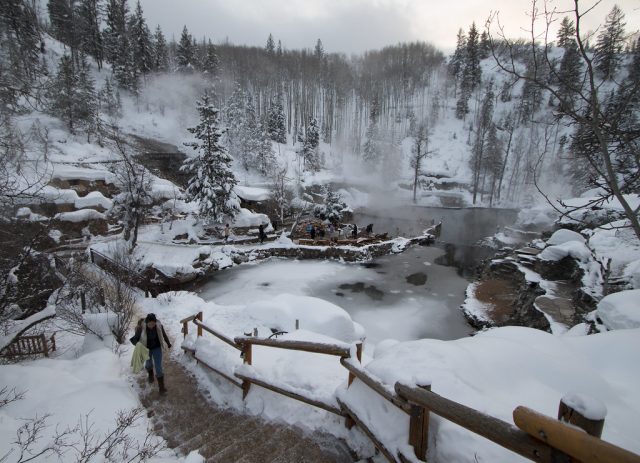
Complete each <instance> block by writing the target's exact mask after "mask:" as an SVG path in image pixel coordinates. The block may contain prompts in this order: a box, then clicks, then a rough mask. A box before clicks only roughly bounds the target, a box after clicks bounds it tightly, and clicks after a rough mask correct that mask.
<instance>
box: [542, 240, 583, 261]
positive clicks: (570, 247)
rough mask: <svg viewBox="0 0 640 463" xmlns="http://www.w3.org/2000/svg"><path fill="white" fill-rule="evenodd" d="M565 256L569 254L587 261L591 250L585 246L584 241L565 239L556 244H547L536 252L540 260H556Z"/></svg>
mask: <svg viewBox="0 0 640 463" xmlns="http://www.w3.org/2000/svg"><path fill="white" fill-rule="evenodd" d="M567 256H571V257H573V258H574V259H576V260H579V261H587V260H589V259H590V258H591V251H589V248H587V246H585V244H584V242H579V241H567V242H565V243H562V244H558V245H556V246H548V247H546V248H545V250H544V251H542V252H541V253H540V254H538V258H539V259H541V260H550V261H558V260H562V259H564V258H565V257H567Z"/></svg>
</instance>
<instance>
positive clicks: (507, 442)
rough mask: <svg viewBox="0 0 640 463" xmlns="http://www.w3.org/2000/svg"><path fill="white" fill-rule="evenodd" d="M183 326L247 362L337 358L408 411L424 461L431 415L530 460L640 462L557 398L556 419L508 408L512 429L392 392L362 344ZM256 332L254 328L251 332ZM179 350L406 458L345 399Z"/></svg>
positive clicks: (439, 400) (424, 390) (402, 390)
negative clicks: (368, 365) (292, 355)
mask: <svg viewBox="0 0 640 463" xmlns="http://www.w3.org/2000/svg"><path fill="white" fill-rule="evenodd" d="M180 323H181V324H182V332H183V334H184V336H185V337H186V336H187V334H188V333H189V323H193V324H194V325H196V327H197V329H198V333H197V334H198V336H202V335H203V331H206V332H208V333H210V334H212V335H214V336H215V337H217V338H218V339H220V340H222V341H223V342H225V343H227V344H228V345H230V346H231V347H233V348H235V349H238V350H240V351H241V352H242V358H243V361H244V363H245V364H248V365H251V363H252V346H254V345H256V346H264V347H273V348H280V349H290V350H297V351H302V352H311V353H317V354H324V355H333V356H337V357H339V358H340V364H341V365H342V366H343V367H344V368H345V369H346V370H347V371H348V372H349V380H348V385H349V386H350V385H351V383H352V382H353V381H354V380H355V379H358V380H360V381H362V382H363V383H364V384H365V385H366V386H368V387H369V388H370V389H371V390H373V391H374V392H376V393H377V394H378V395H379V396H380V397H381V398H383V399H384V400H386V401H388V402H389V403H391V404H393V405H394V406H396V407H397V408H398V409H399V410H401V411H402V412H404V413H406V414H407V415H408V417H409V435H408V442H409V445H411V446H412V447H413V449H414V453H415V456H416V457H417V458H418V459H420V460H422V461H426V456H427V451H428V442H429V416H430V414H431V413H434V414H436V415H438V416H440V417H442V418H444V419H446V420H448V421H451V422H452V423H455V424H457V425H459V426H461V427H463V428H465V429H467V430H469V431H471V432H473V433H475V434H478V435H480V436H482V437H484V438H486V439H488V440H490V441H492V442H494V443H496V444H498V445H500V446H501V447H503V448H505V449H508V450H510V451H512V452H514V453H517V454H518V455H521V456H523V457H525V458H528V459H529V460H532V461H539V462H549V463H557V462H585V463H587V462H598V463H617V462H620V463H640V455H636V454H634V453H632V452H629V451H627V450H625V449H622V448H620V447H617V446H615V445H613V444H610V443H608V442H606V441H603V440H601V439H600V435H601V433H602V427H603V425H604V420H600V421H598V422H594V421H592V420H589V419H587V418H586V417H584V416H582V415H581V414H580V413H579V412H578V411H577V410H573V409H571V408H570V407H569V406H568V405H567V404H565V403H564V402H562V401H561V402H560V407H559V412H558V419H553V418H550V417H548V416H545V415H541V414H539V413H537V412H535V411H533V410H530V409H528V408H526V407H518V408H516V409H515V410H514V412H513V418H514V423H515V426H514V425H513V424H511V423H508V422H506V421H503V420H500V419H498V418H495V417H493V416H491V415H487V414H485V413H482V412H480V411H478V410H475V409H473V408H470V407H467V406H466V405H462V404H460V403H457V402H455V401H453V400H450V399H447V398H445V397H442V396H441V395H439V394H436V393H435V392H432V391H431V385H430V384H424V385H420V386H418V387H415V386H407V385H403V384H401V383H396V384H395V385H394V387H393V389H392V388H391V387H390V386H388V385H386V384H384V383H383V382H382V381H381V380H379V379H378V378H376V377H374V376H373V375H371V374H370V373H369V372H368V371H366V370H365V369H364V368H363V367H362V365H361V364H360V362H361V360H362V343H357V344H356V346H355V349H352V348H350V347H346V346H345V345H338V344H324V343H315V342H306V341H292V340H279V339H265V338H259V337H257V336H255V337H252V336H240V337H236V338H234V339H231V338H230V337H228V336H226V335H224V334H223V333H221V332H219V331H217V330H215V329H213V328H211V327H209V326H207V325H205V324H204V323H203V321H202V312H199V313H197V314H195V315H192V316H191V317H187V318H185V319H183V320H181V321H180ZM254 334H257V333H255V332H254ZM182 348H183V350H184V351H185V352H188V353H190V354H191V355H192V356H193V357H194V358H195V359H196V360H197V361H198V362H199V363H202V364H203V365H205V366H206V367H207V368H209V369H210V370H212V371H213V372H215V373H217V374H219V375H220V376H221V377H222V378H224V379H226V380H227V381H229V382H231V383H232V384H234V385H235V386H237V387H239V388H242V391H243V399H244V398H246V396H247V394H248V393H249V390H250V387H251V385H252V384H253V385H256V386H260V387H262V388H265V389H269V390H271V391H273V392H276V393H278V394H281V395H284V396H286V397H290V398H292V399H295V400H298V401H301V402H304V403H306V404H309V405H312V406H314V407H318V408H321V409H323V410H326V411H328V412H330V413H333V414H335V415H338V416H342V417H345V418H346V421H345V425H346V426H347V427H349V428H351V427H352V426H357V427H358V428H359V429H360V430H362V431H363V432H364V434H366V435H367V436H368V437H369V438H370V439H371V441H372V442H373V443H374V445H375V446H376V448H377V449H378V450H379V451H380V453H382V454H383V455H384V456H385V457H386V458H387V460H389V461H390V462H393V463H401V462H404V461H407V457H406V456H405V455H403V454H401V453H400V454H397V455H396V454H394V453H393V451H391V450H390V449H388V448H387V447H386V446H385V444H384V443H383V442H382V441H381V440H380V439H379V438H378V437H377V436H376V434H375V432H374V431H372V429H371V425H370V424H368V423H366V421H365V420H363V419H362V418H361V417H360V416H359V415H358V412H357V410H354V408H353V407H351V406H350V405H349V404H347V403H345V402H344V401H341V400H340V399H338V398H336V403H337V404H338V406H337V407H336V406H335V405H334V404H331V403H327V402H324V401H321V400H318V399H315V398H311V397H307V396H305V395H304V394H303V393H301V392H300V391H298V390H295V389H294V388H288V387H284V386H283V385H282V384H279V385H276V384H273V383H271V382H269V380H268V379H267V378H263V377H261V376H260V375H258V374H256V373H253V372H252V373H247V372H246V371H243V372H242V373H238V372H236V373H234V375H233V376H234V377H235V378H237V379H235V378H232V377H231V376H229V375H228V374H226V373H224V372H222V371H220V370H219V369H218V368H215V367H213V366H211V365H209V364H208V363H206V361H204V360H203V359H201V358H199V357H198V356H197V352H196V350H194V349H191V348H188V347H185V346H183V347H182ZM353 351H355V353H356V359H354V358H353V357H352V352H353ZM238 380H240V381H238ZM579 428H582V429H579ZM584 431H586V432H584Z"/></svg>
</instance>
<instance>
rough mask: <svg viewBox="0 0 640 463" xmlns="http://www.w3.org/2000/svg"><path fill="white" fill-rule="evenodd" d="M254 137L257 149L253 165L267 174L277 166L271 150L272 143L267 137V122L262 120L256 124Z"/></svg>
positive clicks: (263, 173)
mask: <svg viewBox="0 0 640 463" xmlns="http://www.w3.org/2000/svg"><path fill="white" fill-rule="evenodd" d="M256 128H257V131H258V133H257V134H256V139H257V149H256V154H255V167H256V169H258V171H259V172H260V173H261V174H262V175H268V174H270V173H272V172H273V170H274V168H275V167H276V166H277V163H276V156H275V154H274V152H273V145H272V144H271V139H270V137H269V127H268V124H267V123H266V122H265V121H263V122H261V123H259V124H258V125H257V127H256Z"/></svg>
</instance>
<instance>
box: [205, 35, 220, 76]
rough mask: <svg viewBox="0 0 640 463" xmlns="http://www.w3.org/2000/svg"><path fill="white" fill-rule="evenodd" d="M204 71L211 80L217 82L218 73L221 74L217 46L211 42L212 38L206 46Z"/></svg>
mask: <svg viewBox="0 0 640 463" xmlns="http://www.w3.org/2000/svg"><path fill="white" fill-rule="evenodd" d="M202 72H204V74H205V75H206V76H207V79H209V81H210V82H216V81H217V80H218V75H219V74H220V60H219V59H218V53H217V52H216V47H215V45H214V44H213V43H212V42H211V39H209V41H208V42H207V45H206V47H205V56H204V60H203V62H202Z"/></svg>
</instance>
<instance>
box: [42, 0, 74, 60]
mask: <svg viewBox="0 0 640 463" xmlns="http://www.w3.org/2000/svg"><path fill="white" fill-rule="evenodd" d="M47 11H48V12H49V21H50V23H51V35H52V36H53V37H54V38H56V39H58V40H59V41H60V42H62V43H64V44H65V45H67V46H69V47H71V48H72V49H75V47H76V30H75V27H76V21H75V19H76V18H75V0H48V1H47ZM72 53H73V52H72Z"/></svg>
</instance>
